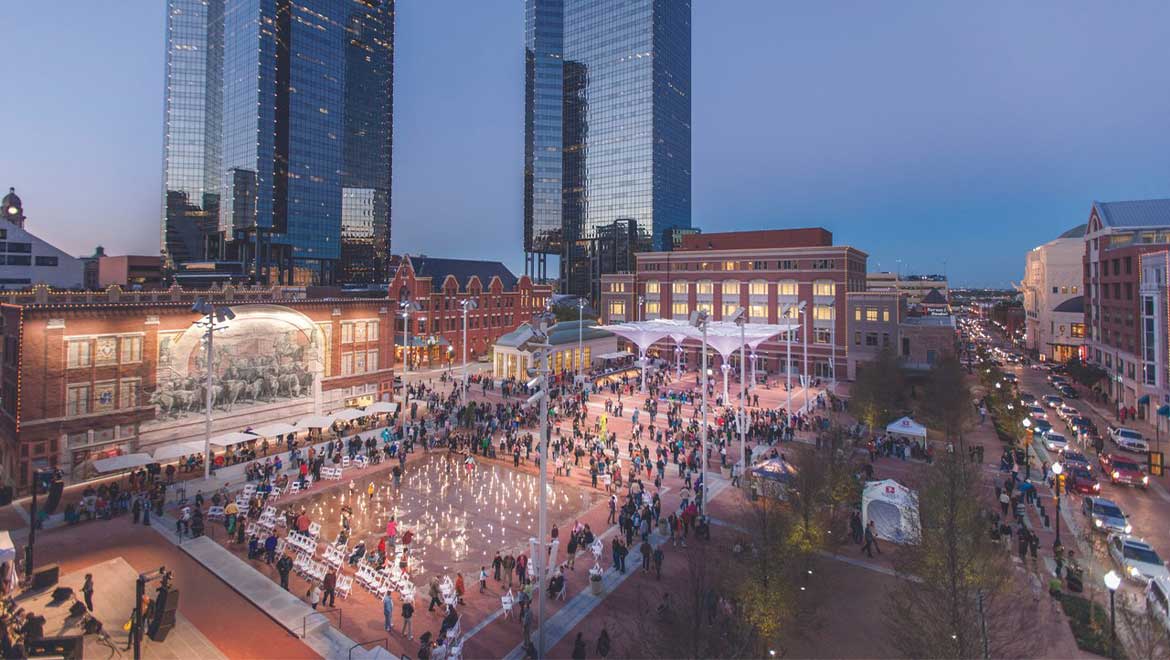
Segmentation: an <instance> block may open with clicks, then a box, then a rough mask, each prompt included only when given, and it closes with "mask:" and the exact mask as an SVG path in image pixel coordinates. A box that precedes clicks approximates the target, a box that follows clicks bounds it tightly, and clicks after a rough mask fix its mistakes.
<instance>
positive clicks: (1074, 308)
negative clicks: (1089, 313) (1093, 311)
mask: <svg viewBox="0 0 1170 660" xmlns="http://www.w3.org/2000/svg"><path fill="white" fill-rule="evenodd" d="M1052 311H1054V312H1062V313H1068V314H1084V313H1085V297H1084V296H1077V297H1076V298H1069V299H1068V300H1066V301H1064V302H1062V303H1060V304H1059V305H1057V306H1056V307H1054V308H1053V309H1052Z"/></svg>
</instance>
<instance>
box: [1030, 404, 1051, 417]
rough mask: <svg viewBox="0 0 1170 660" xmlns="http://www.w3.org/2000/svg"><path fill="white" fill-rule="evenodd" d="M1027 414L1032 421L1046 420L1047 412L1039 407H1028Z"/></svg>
mask: <svg viewBox="0 0 1170 660" xmlns="http://www.w3.org/2000/svg"><path fill="white" fill-rule="evenodd" d="M1028 414H1029V415H1031V416H1032V419H1048V411H1047V410H1045V409H1044V408H1043V407H1041V406H1029V407H1028Z"/></svg>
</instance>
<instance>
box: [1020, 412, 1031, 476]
mask: <svg viewBox="0 0 1170 660" xmlns="http://www.w3.org/2000/svg"><path fill="white" fill-rule="evenodd" d="M1022 423H1023V425H1024V433H1025V434H1026V435H1025V437H1024V478H1025V479H1031V478H1032V458H1031V457H1030V456H1029V455H1028V448H1029V447H1031V446H1032V420H1031V419H1029V418H1027V417H1025V418H1024V421H1023V422H1022Z"/></svg>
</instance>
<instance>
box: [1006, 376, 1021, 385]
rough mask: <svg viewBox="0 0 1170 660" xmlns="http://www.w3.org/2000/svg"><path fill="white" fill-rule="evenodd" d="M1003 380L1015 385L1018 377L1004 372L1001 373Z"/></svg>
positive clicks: (1018, 380)
mask: <svg viewBox="0 0 1170 660" xmlns="http://www.w3.org/2000/svg"><path fill="white" fill-rule="evenodd" d="M1003 382H1005V383H1011V384H1012V385H1015V384H1016V383H1019V382H1020V379H1019V378H1017V377H1016V375H1015V374H1004V375H1003Z"/></svg>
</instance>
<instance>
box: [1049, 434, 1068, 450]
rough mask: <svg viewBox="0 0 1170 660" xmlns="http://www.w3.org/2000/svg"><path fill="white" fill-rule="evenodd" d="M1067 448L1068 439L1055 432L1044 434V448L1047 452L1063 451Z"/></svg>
mask: <svg viewBox="0 0 1170 660" xmlns="http://www.w3.org/2000/svg"><path fill="white" fill-rule="evenodd" d="M1066 447H1068V439H1067V438H1065V437H1064V436H1063V435H1061V434H1059V433H1057V432H1056V431H1049V432H1048V433H1045V434H1044V448H1045V449H1047V450H1048V451H1064V449H1065V448H1066Z"/></svg>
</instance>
